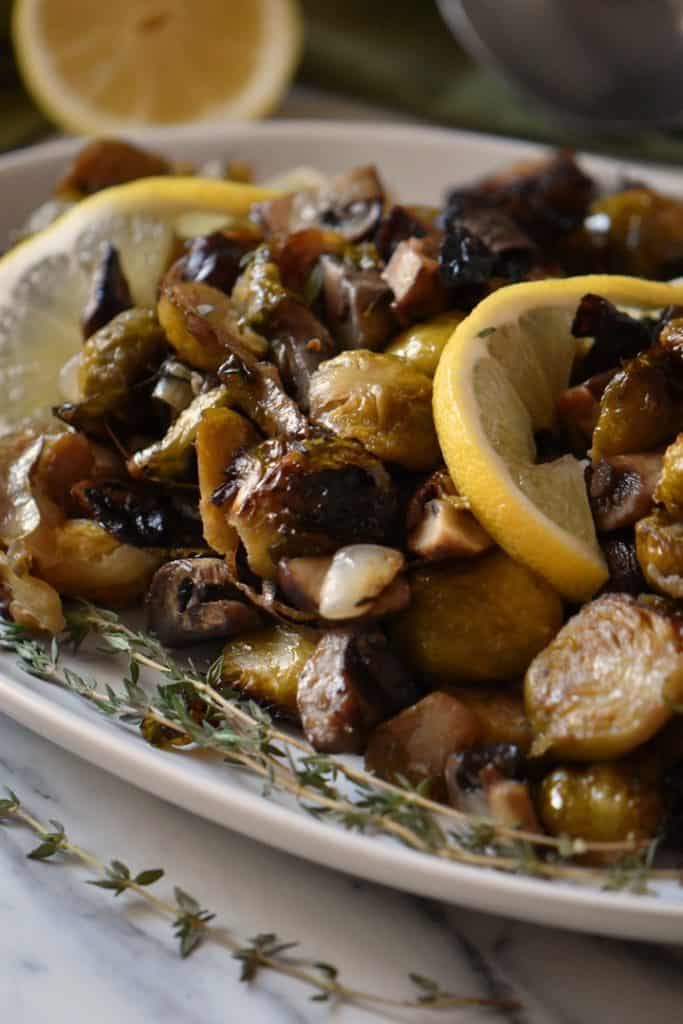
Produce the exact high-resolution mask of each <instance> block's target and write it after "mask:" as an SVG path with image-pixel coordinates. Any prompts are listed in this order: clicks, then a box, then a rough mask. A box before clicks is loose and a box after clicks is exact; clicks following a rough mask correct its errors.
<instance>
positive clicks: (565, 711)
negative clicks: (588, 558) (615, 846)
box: [524, 594, 683, 761]
mask: <svg viewBox="0 0 683 1024" xmlns="http://www.w3.org/2000/svg"><path fill="white" fill-rule="evenodd" d="M524 685H525V704H526V710H527V714H528V716H529V721H530V722H531V727H532V729H533V732H534V744H533V748H532V753H534V754H536V755H540V754H544V753H546V752H548V753H551V754H552V755H553V756H555V757H561V758H567V759H570V760H576V761H592V760H610V759H611V758H616V757H620V756H621V755H622V754H628V753H629V752H630V751H631V750H634V749H635V748H636V747H637V746H639V745H640V744H641V743H645V742H646V741H647V740H649V739H650V738H651V737H652V736H654V734H655V733H656V732H657V730H658V729H660V728H661V727H662V726H663V725H664V724H665V723H666V722H667V721H668V720H669V718H671V714H672V705H673V704H674V703H676V702H677V701H678V700H680V697H681V693H682V692H683V689H682V688H683V636H682V635H681V622H680V621H679V619H678V618H677V616H675V615H670V614H668V613H667V611H666V610H665V609H663V608H661V607H656V606H653V605H651V604H645V603H644V602H640V601H637V600H635V599H634V598H632V597H630V596H628V595H627V594H608V595H606V596H605V597H601V598H598V599H597V600H596V601H593V602H591V603H590V604H587V605H585V606H584V607H583V608H582V609H581V611H580V612H579V613H578V614H577V615H575V616H574V617H573V618H571V619H570V620H569V622H568V623H567V624H566V626H564V627H563V629H561V630H560V632H559V633H558V635H557V637H556V638H555V639H554V640H553V641H552V643H550V644H549V646H548V647H547V648H546V649H545V650H544V651H542V652H541V653H540V654H539V655H538V656H537V657H536V658H535V659H534V661H533V662H532V664H531V665H530V667H529V670H528V672H527V674H526V680H525V684H524Z"/></svg>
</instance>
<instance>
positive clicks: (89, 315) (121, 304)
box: [81, 242, 133, 338]
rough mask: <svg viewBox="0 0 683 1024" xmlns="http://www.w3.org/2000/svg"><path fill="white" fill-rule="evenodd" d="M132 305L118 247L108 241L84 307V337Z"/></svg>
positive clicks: (82, 325)
mask: <svg viewBox="0 0 683 1024" xmlns="http://www.w3.org/2000/svg"><path fill="white" fill-rule="evenodd" d="M132 306H133V298H132V296H131V294H130V288H129V287H128V281H127V280H126V275H125V274H124V272H123V267H122V266H121V259H120V257H119V251H118V249H117V248H116V246H114V245H112V244H111V242H106V243H105V245H104V249H103V252H102V258H101V259H100V262H99V264H98V266H97V269H96V270H95V275H94V277H93V282H92V288H91V290H90V295H89V297H88V301H87V303H86V305H85V309H84V310H83V319H82V321H81V329H82V331H83V337H84V338H89V337H90V336H91V334H94V333H95V331H99V329H100V327H105V326H106V324H108V323H109V321H110V320H113V319H114V317H115V316H118V314H119V313H123V311H124V310H126V309H131V308H132Z"/></svg>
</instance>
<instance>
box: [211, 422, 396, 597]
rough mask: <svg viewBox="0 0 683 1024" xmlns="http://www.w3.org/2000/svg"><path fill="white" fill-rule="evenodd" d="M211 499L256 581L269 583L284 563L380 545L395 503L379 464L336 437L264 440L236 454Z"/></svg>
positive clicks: (390, 524) (391, 521) (392, 519)
mask: <svg viewBox="0 0 683 1024" xmlns="http://www.w3.org/2000/svg"><path fill="white" fill-rule="evenodd" d="M214 501H215V502H216V503H220V504H221V505H222V506H223V507H224V509H225V512H226V515H227V519H228V522H229V523H230V524H231V525H232V526H234V528H235V529H236V530H237V532H238V534H239V536H240V540H241V541H242V543H243V545H244V547H245V549H246V552H247V558H248V560H249V566H250V568H251V570H252V571H253V572H255V573H256V574H257V575H258V576H262V577H265V578H267V579H276V577H277V563H278V561H279V559H280V558H283V557H296V556H298V555H314V554H326V553H327V552H332V551H335V550H336V549H337V548H340V547H342V546H343V545H345V544H350V543H353V542H355V541H367V542H372V541H377V542H382V541H384V540H385V538H386V536H387V534H391V531H392V530H393V529H394V528H395V523H396V513H397V500H396V493H395V490H394V487H393V484H392V482H391V478H390V477H389V475H388V473H387V471H386V470H385V469H384V467H383V466H382V464H381V462H379V461H378V460H377V459H375V458H373V457H372V456H371V455H369V454H368V453H367V452H365V451H364V450H363V449H362V448H361V446H360V445H358V444H354V443H353V442H348V441H339V440H336V439H329V440H328V439H325V438H309V439H303V440H301V441H284V440H271V441H265V442H264V443H263V444H261V445H259V446H258V447H256V448H252V449H250V450H249V451H245V452H242V453H240V454H239V455H238V456H237V457H236V458H235V459H234V460H233V462H232V465H231V466H230V468H229V470H228V474H227V482H226V484H225V485H224V486H223V487H222V488H219V490H218V491H217V492H216V494H215V496H214Z"/></svg>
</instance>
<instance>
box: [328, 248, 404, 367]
mask: <svg viewBox="0 0 683 1024" xmlns="http://www.w3.org/2000/svg"><path fill="white" fill-rule="evenodd" d="M320 266H321V268H322V274H323V301H324V303H325V318H326V320H327V323H328V324H329V325H330V330H331V331H332V334H333V335H334V337H335V338H336V340H337V342H338V344H339V347H340V348H342V349H349V348H365V349H371V350H372V351H376V350H377V349H380V348H383V347H384V345H385V344H386V342H387V341H388V340H389V338H390V337H391V335H392V334H395V333H396V319H395V317H394V314H393V312H392V311H391V309H390V308H389V307H390V305H391V302H392V299H393V295H392V292H391V289H390V288H389V286H388V284H386V282H385V281H384V280H383V279H382V275H381V274H380V272H379V270H377V269H376V268H369V269H365V270H359V269H357V268H355V267H353V266H349V264H348V263H347V262H345V261H344V260H342V259H339V258H337V257H335V256H323V258H322V259H321V261H320Z"/></svg>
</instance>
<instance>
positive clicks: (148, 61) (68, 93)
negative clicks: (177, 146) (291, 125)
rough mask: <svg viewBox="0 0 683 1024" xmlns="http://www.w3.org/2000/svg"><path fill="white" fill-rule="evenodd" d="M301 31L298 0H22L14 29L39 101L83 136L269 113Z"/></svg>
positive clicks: (17, 6) (291, 69) (280, 91)
mask: <svg viewBox="0 0 683 1024" xmlns="http://www.w3.org/2000/svg"><path fill="white" fill-rule="evenodd" d="M301 35H302V34H301V18H300V15H299V8H298V5H297V3H296V2H295V0H248V2H247V3H245V2H244V0H193V2H192V3H188V2H187V0H118V3H115V4H106V3H104V4H96V3H92V0H17V2H16V4H15V9H14V16H13V25H12V38H13V42H14V49H15V53H16V55H17V60H18V63H19V67H20V69H21V73H22V76H23V78H24V81H25V84H26V86H27V87H28V89H29V91H30V92H31V94H32V95H33V98H34V99H35V101H36V102H37V104H38V105H39V106H40V107H41V108H42V109H43V110H44V111H45V113H46V114H47V115H48V117H50V118H51V119H52V120H53V121H55V122H56V124H58V125H59V126H60V127H62V128H64V129H66V130H67V131H73V132H80V133H83V134H102V133H105V132H109V133H116V132H125V131H130V130H132V129H135V128H140V127H144V126H146V125H151V124H180V123H186V122H193V121H201V120H244V119H246V118H253V117H260V116H262V115H264V114H266V113H267V112H268V111H269V110H272V109H273V107H275V106H276V104H277V102H278V101H279V99H280V98H281V96H282V94H283V92H284V90H285V89H286V87H287V84H288V83H289V80H290V78H291V77H292V75H293V73H294V70H295V68H296V64H297V62H298V59H299V54H300V49H301Z"/></svg>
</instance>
